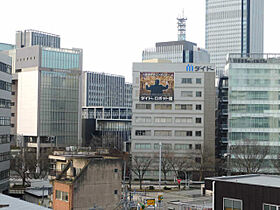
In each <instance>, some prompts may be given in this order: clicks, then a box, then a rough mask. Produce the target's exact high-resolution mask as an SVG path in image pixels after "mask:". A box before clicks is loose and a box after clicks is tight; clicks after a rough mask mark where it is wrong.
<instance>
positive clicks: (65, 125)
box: [8, 32, 82, 148]
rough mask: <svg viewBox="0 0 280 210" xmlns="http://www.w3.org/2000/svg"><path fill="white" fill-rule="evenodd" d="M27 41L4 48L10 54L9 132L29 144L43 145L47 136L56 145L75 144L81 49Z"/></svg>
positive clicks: (78, 126) (78, 127) (78, 135)
mask: <svg viewBox="0 0 280 210" xmlns="http://www.w3.org/2000/svg"><path fill="white" fill-rule="evenodd" d="M36 33H37V34H38V33H39V32H36ZM45 35H46V33H42V37H44V36H45ZM32 36H33V35H32ZM32 36H31V37H32ZM34 36H35V35H34ZM47 39H48V38H46V40H47ZM41 41H42V40H41ZM31 43H33V44H31V46H30V43H29V44H28V45H27V46H24V47H22V48H16V49H13V50H10V51H9V52H8V54H9V55H10V56H11V57H12V58H13V68H12V71H13V72H12V73H13V82H12V119H11V123H12V124H11V126H12V135H13V136H14V137H16V136H17V135H21V136H24V138H25V141H26V142H28V145H27V146H30V147H37V148H38V147H46V143H50V137H55V139H56V142H54V143H56V144H57V145H58V146H70V145H79V144H81V102H82V95H81V91H80V90H81V88H82V76H81V74H82V50H81V49H65V48H53V47H46V46H42V45H49V44H48V43H47V44H46V43H45V44H44V41H43V44H40V43H36V42H33V41H32V42H31ZM14 140H16V139H14Z"/></svg>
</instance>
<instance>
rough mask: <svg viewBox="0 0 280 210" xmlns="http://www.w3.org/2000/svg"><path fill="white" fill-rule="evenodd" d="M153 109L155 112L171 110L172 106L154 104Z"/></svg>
mask: <svg viewBox="0 0 280 210" xmlns="http://www.w3.org/2000/svg"><path fill="white" fill-rule="evenodd" d="M155 109H157V110H171V109H172V104H155Z"/></svg>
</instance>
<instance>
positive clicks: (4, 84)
mask: <svg viewBox="0 0 280 210" xmlns="http://www.w3.org/2000/svg"><path fill="white" fill-rule="evenodd" d="M0 89H1V90H7V91H12V84H11V83H9V82H5V81H3V80H0Z"/></svg>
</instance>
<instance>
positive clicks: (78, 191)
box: [50, 153, 122, 210]
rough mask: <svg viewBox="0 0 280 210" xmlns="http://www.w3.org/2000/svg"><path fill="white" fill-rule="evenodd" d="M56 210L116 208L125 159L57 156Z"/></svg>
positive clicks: (77, 155) (54, 194)
mask: <svg viewBox="0 0 280 210" xmlns="http://www.w3.org/2000/svg"><path fill="white" fill-rule="evenodd" d="M50 159H52V160H56V167H57V171H58V173H56V178H55V179H54V180H53V209H57V210H58V209H59V210H68V209H69V210H70V209H71V210H72V209H74V210H83V209H85V210H86V209H87V210H88V209H90V208H94V207H99V208H102V209H108V210H109V209H110V210H111V209H114V208H115V207H117V205H118V203H119V201H120V195H121V180H122V176H121V172H122V160H121V159H120V158H118V157H106V156H97V155H94V154H92V153H88V154H87V155H85V154H81V153H80V154H66V153H64V154H55V155H51V156H50Z"/></svg>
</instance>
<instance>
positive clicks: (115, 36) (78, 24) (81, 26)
mask: <svg viewBox="0 0 280 210" xmlns="http://www.w3.org/2000/svg"><path fill="white" fill-rule="evenodd" d="M268 2H269V3H270V4H268ZM2 5H3V8H13V10H9V9H5V10H3V11H2V13H1V15H0V16H1V18H2V19H4V20H5V19H7V17H9V18H8V19H7V21H3V23H2V28H3V29H5V32H4V33H1V42H5V43H11V44H15V32H16V31H17V30H24V29H28V28H30V29H35V30H40V31H46V32H50V33H54V34H58V35H60V36H61V38H62V39H63V42H62V43H61V45H62V47H75V48H83V49H84V68H83V70H86V71H97V72H105V73H113V74H118V75H124V76H125V77H126V80H127V81H128V82H131V81H132V80H131V78H132V63H133V62H140V61H141V56H142V50H143V49H145V48H147V47H150V46H153V44H154V43H155V42H158V41H176V40H177V28H176V27H177V25H176V17H177V16H178V14H179V13H181V11H182V9H184V11H185V15H186V17H187V18H188V20H187V24H186V25H187V27H186V29H187V30H186V39H187V40H188V41H192V42H196V43H197V44H198V46H200V47H205V38H204V37H205V1H204V0H199V1H195V2H194V1H191V0H184V1H183V0H176V1H172V3H171V2H167V1H166V2H162V1H158V0H154V1H153V2H150V1H147V0H143V1H134V2H131V1H128V0H122V1H118V2H115V1H111V0H110V1H105V2H100V1H98V2H91V1H84V2H83V4H78V5H77V4H75V1H67V4H66V1H64V0H63V1H59V2H54V1H53V0H51V1H49V2H48V4H45V5H44V11H46V12H45V13H44V12H42V10H41V9H40V8H41V7H42V4H38V1H34V0H28V1H24V2H22V1H16V0H13V1H7V2H2ZM14 5H16V7H15V6H14ZM65 5H67V8H66V7H65ZM159 5H160V6H159ZM279 6H280V2H278V1H277V0H272V1H266V2H265V9H264V16H265V18H264V25H265V27H264V28H265V29H264V52H269V53H274V52H275V53H276V52H279V51H280V50H279V49H278V48H280V46H278V45H277V44H275V42H276V40H277V38H278V36H279V33H280V30H278V29H277V28H275V27H274V26H273V24H271V22H274V19H277V15H278V12H277V11H276V9H277V8H279ZM61 8H62V9H61ZM11 11H13V12H14V13H15V14H17V17H20V18H13V17H12V16H11V14H10V13H11ZM34 17H36V18H34ZM108 56H109V57H110V61H111V62H108Z"/></svg>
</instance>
